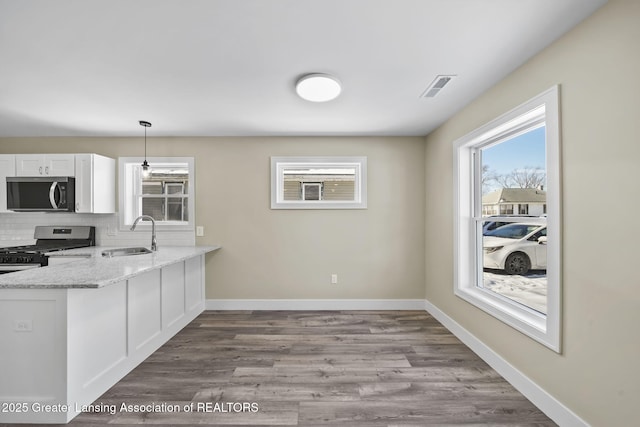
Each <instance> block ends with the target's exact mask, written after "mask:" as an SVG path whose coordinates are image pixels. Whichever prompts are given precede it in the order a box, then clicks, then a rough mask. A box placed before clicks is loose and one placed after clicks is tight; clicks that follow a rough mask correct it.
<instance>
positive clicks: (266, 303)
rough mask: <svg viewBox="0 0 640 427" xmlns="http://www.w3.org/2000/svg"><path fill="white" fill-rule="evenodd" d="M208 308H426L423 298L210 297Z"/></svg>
mask: <svg viewBox="0 0 640 427" xmlns="http://www.w3.org/2000/svg"><path fill="white" fill-rule="evenodd" d="M205 309H206V310H424V300H423V299H208V300H207V301H206V305H205Z"/></svg>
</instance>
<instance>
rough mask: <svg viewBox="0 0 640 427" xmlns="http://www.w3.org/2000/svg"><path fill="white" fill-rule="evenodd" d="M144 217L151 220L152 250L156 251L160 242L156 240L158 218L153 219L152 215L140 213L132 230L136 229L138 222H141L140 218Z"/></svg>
mask: <svg viewBox="0 0 640 427" xmlns="http://www.w3.org/2000/svg"><path fill="white" fill-rule="evenodd" d="M142 219H148V220H149V221H151V250H152V251H154V252H155V251H157V250H158V243H157V242H156V220H155V219H153V217H152V216H149V215H140V216H139V217H138V218H136V220H135V221H133V225H132V226H131V231H133V230H135V229H136V225H138V222H140V220H142Z"/></svg>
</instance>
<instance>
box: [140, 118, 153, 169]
mask: <svg viewBox="0 0 640 427" xmlns="http://www.w3.org/2000/svg"><path fill="white" fill-rule="evenodd" d="M138 123H140V126H143V127H144V162H142V176H143V177H145V178H149V176H150V175H151V167H150V166H149V163H147V128H150V127H151V123H149V122H147V121H144V120H140V121H139V122H138Z"/></svg>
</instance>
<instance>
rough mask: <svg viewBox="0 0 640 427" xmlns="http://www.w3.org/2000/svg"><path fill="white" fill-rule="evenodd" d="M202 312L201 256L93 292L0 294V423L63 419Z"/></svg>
mask: <svg viewBox="0 0 640 427" xmlns="http://www.w3.org/2000/svg"><path fill="white" fill-rule="evenodd" d="M202 311H204V255H201V256H197V257H193V258H189V259H187V260H186V261H183V262H178V263H174V264H170V265H168V266H165V267H163V268H161V269H159V270H152V271H149V272H146V273H142V274H140V275H137V276H135V277H132V278H130V279H128V280H125V281H122V282H119V283H116V284H113V285H109V286H105V287H103V288H98V289H56V290H51V289H2V290H0V339H1V340H2V341H3V351H2V356H3V363H2V365H0V405H5V406H6V407H7V408H9V406H11V408H12V409H13V410H11V411H8V410H7V411H4V412H2V411H0V423H14V422H18V423H66V422H68V421H70V420H71V419H73V418H74V417H75V416H76V415H78V414H79V413H80V412H82V407H83V406H86V405H90V404H91V403H92V402H93V401H95V400H96V399H97V398H98V397H100V396H101V395H102V394H103V393H104V392H105V391H107V390H108V389H109V388H110V387H111V386H113V385H114V384H115V383H116V382H118V381H119V380H120V379H121V378H122V377H124V376H125V375H126V374H127V373H129V372H130V371H131V370H132V369H133V368H135V367H136V366H137V365H138V364H140V363H141V362H142V361H144V360H145V359H146V358H147V357H149V356H150V355H151V354H152V353H153V352H154V351H156V350H157V349H158V348H159V347H160V346H162V345H163V344H164V343H165V342H167V341H168V340H169V339H170V338H171V337H172V336H174V335H175V334H176V333H177V332H179V331H180V330H181V329H182V328H184V327H185V326H186V325H187V324H188V323H189V322H191V321H192V320H193V319H195V318H196V317H197V316H198V315H199V314H200V313H202ZM21 318H23V319H24V320H20V319H21ZM17 322H18V323H19V322H23V323H20V324H18V323H17ZM25 322H26V323H25ZM16 329H22V330H24V331H23V332H21V333H16ZM29 329H30V331H29ZM5 356H6V358H5ZM16 408H18V409H16ZM43 408H46V410H45V409H43ZM52 408H53V410H52Z"/></svg>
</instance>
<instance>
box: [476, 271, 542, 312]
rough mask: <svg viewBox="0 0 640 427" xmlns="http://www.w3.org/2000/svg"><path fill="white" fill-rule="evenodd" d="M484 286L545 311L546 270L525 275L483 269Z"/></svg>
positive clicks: (537, 309)
mask: <svg viewBox="0 0 640 427" xmlns="http://www.w3.org/2000/svg"><path fill="white" fill-rule="evenodd" d="M484 287H485V289H489V290H491V291H493V292H495V293H497V294H500V295H502V296H505V297H507V298H509V299H512V300H513V301H516V302H519V303H520V304H524V305H526V306H527V307H530V308H532V309H534V310H536V311H539V312H541V313H544V314H546V313H547V272H546V271H543V270H538V271H531V272H529V273H528V274H527V275H526V276H518V275H508V274H506V273H504V272H503V271H500V270H484Z"/></svg>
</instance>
